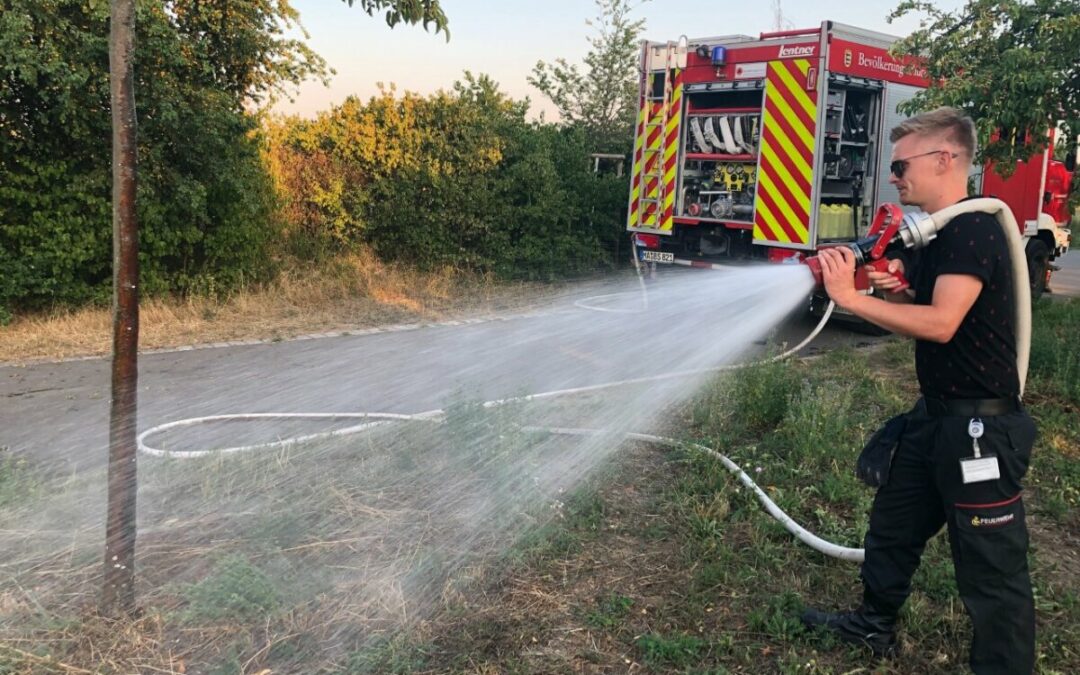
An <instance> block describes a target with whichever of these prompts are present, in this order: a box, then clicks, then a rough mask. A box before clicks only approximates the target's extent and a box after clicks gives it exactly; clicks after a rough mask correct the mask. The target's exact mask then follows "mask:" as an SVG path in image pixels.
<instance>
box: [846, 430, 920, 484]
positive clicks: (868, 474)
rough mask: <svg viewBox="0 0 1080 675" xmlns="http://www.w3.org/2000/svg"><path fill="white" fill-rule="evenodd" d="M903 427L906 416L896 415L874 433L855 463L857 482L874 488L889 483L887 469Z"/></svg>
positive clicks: (890, 463) (898, 443) (902, 432)
mask: <svg viewBox="0 0 1080 675" xmlns="http://www.w3.org/2000/svg"><path fill="white" fill-rule="evenodd" d="M905 426H907V415H897V416H896V417H894V418H892V419H890V420H889V421H888V422H886V423H885V425H884V426H882V427H881V428H880V429H878V430H877V431H875V432H874V435H873V436H871V437H870V440H869V441H868V442H867V443H866V447H864V448H863V449H862V452H860V453H859V459H858V461H856V462H855V475H856V476H858V477H859V480H861V481H862V482H864V483H866V484H867V485H869V486H870V487H874V488H877V487H881V486H882V485H885V484H886V483H888V482H889V467H890V466H892V458H893V453H895V452H896V446H898V445H900V437H901V436H902V435H903V434H904V427H905Z"/></svg>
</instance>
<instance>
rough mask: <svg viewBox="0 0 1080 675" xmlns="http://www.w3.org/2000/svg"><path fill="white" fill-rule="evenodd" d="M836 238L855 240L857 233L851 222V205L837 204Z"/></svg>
mask: <svg viewBox="0 0 1080 675" xmlns="http://www.w3.org/2000/svg"><path fill="white" fill-rule="evenodd" d="M833 228H834V230H833V231H834V232H836V234H835V235H833V236H835V237H844V238H846V239H854V238H855V232H854V228H853V227H852V220H851V205H850V204H837V205H836V224H835V225H833Z"/></svg>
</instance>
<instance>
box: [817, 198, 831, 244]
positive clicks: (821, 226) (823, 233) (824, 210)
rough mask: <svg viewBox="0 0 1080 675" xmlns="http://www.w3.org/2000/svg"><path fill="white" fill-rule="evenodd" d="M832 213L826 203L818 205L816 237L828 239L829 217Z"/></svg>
mask: <svg viewBox="0 0 1080 675" xmlns="http://www.w3.org/2000/svg"><path fill="white" fill-rule="evenodd" d="M831 215H832V210H831V209H830V208H829V205H828V204H822V205H821V206H819V207H818V219H817V232H818V239H828V238H829V237H830V236H831V235H830V234H829V217H830V216H831Z"/></svg>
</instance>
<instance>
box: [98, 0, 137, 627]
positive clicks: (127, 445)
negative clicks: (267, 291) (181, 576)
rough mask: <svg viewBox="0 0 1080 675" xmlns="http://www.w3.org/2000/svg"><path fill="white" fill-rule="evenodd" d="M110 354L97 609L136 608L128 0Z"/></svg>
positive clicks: (115, 79) (115, 155)
mask: <svg viewBox="0 0 1080 675" xmlns="http://www.w3.org/2000/svg"><path fill="white" fill-rule="evenodd" d="M110 12H111V27H110V31H109V80H110V87H109V88H110V93H111V108H112V130H113V135H112V138H113V141H112V180H113V186H112V202H113V209H112V214H113V360H112V404H111V409H110V415H109V495H108V514H107V518H106V524H105V574H104V585H103V587H102V593H101V606H100V611H101V613H102V614H103V615H105V616H111V617H119V616H123V615H130V614H133V613H134V612H135V492H136V487H137V479H136V471H135V436H136V426H135V422H136V410H137V395H138V348H139V292H138V280H139V237H138V235H139V230H138V223H137V222H136V220H135V168H136V156H135V150H136V146H135V141H136V128H135V85H134V68H133V57H134V34H135V2H134V0H111V2H110Z"/></svg>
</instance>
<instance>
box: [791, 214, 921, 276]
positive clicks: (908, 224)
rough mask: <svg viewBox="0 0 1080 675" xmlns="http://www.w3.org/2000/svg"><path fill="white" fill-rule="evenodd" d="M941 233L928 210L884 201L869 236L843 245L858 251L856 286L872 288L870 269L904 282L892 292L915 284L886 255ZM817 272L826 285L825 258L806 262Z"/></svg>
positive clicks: (919, 245) (815, 274)
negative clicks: (892, 267) (907, 208)
mask: <svg viewBox="0 0 1080 675" xmlns="http://www.w3.org/2000/svg"><path fill="white" fill-rule="evenodd" d="M936 236H937V225H936V224H935V223H934V221H933V219H932V218H931V217H930V214H928V213H925V212H921V211H920V212H917V213H908V214H905V213H904V212H903V211H902V210H901V209H900V207H899V206H898V205H896V204H882V205H881V208H879V209H878V212H877V214H876V215H875V217H874V222H873V223H872V224H871V226H870V230H869V232H868V234H867V236H866V237H863V238H862V239H859V240H858V241H854V242H850V243H845V244H840V246H844V247H847V248H849V249H851V251H852V252H853V253H854V254H855V264H856V270H855V287H856V288H858V289H859V290H867V289H869V288H870V278H869V272H871V271H874V272H888V273H890V274H892V275H893V277H894V278H896V279H897V280H898V281H899V282H900V285H899V286H897V287H896V288H893V289H892V290H891V291H890V292H891V293H898V292H900V291H902V290H904V289H906V288H909V287H910V286H911V284H910V283H908V280H907V279H906V278H905V277H904V275H903V273H901V272H896V271H890V270H889V259H888V258H886V257H885V254H886V253H888V252H890V251H894V250H896V249H898V248H908V249H919V248H923V247H924V246H926V245H927V244H929V243H930V242H931V241H932V240H933V239H934V238H935V237H936ZM803 262H804V263H805V264H806V266H807V267H809V268H810V272H811V273H812V274H813V275H814V281H815V282H816V283H817V285H818V287H819V288H820V287H822V286H824V280H823V277H822V273H821V260H819V259H818V256H812V257H809V258H806V259H805V260H804V261H803Z"/></svg>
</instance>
